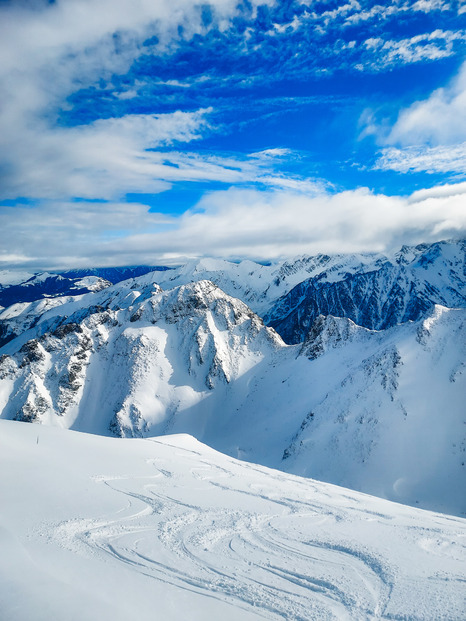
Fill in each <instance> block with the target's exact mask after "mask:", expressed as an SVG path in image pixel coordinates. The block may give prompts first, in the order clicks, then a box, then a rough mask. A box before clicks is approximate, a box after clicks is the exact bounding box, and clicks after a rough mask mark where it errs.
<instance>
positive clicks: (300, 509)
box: [53, 444, 396, 621]
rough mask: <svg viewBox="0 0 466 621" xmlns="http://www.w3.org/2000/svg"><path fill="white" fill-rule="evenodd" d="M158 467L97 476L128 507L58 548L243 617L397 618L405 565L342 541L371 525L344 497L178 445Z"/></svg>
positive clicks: (84, 526) (69, 531)
mask: <svg viewBox="0 0 466 621" xmlns="http://www.w3.org/2000/svg"><path fill="white" fill-rule="evenodd" d="M160 446H164V445H163V444H161V445H160ZM167 446H168V445H165V447H164V448H165V449H167ZM162 453H163V451H162ZM218 462H221V463H218ZM147 466H148V469H149V470H148V474H147V476H144V477H133V476H131V477H130V476H127V477H125V476H121V477H108V478H106V477H97V478H96V482H101V483H104V484H105V485H106V486H107V487H109V488H110V489H111V490H112V491H113V492H115V493H116V494H119V495H122V496H123V497H124V498H125V504H124V506H123V507H122V508H121V509H120V511H119V512H118V513H117V514H115V515H113V516H110V517H108V518H102V519H100V520H75V521H68V522H65V523H62V524H60V525H59V527H58V528H57V529H55V530H54V535H53V537H54V539H55V540H56V541H57V540H58V541H59V542H60V544H61V545H63V546H65V547H67V548H68V549H71V550H73V551H74V552H78V553H87V554H89V553H90V554H97V555H100V556H101V557H102V558H103V559H106V560H107V561H108V562H117V563H124V564H125V565H126V566H127V567H130V568H131V569H132V570H134V571H137V572H139V573H141V574H144V575H145V576H147V577H150V578H152V579H155V580H158V581H161V582H165V583H169V584H171V585H174V586H177V587H179V588H181V589H187V590H190V591H194V592H196V593H198V594H202V595H205V596H207V597H213V598H215V599H218V600H221V601H223V602H225V603H227V604H231V605H233V606H235V607H236V608H237V609H238V615H239V616H238V618H240V610H247V611H248V613H251V612H253V613H256V614H257V616H258V617H259V618H266V619H289V620H293V621H305V620H309V619H315V618H318V619H351V620H366V619H383V618H389V615H385V611H386V609H387V606H388V603H389V601H390V597H391V593H392V589H393V585H394V580H395V578H396V568H395V569H394V567H393V566H391V565H390V564H389V563H388V562H387V561H384V560H383V558H382V556H381V555H380V554H379V553H377V550H375V551H374V549H373V548H367V547H364V546H362V545H361V544H358V543H357V541H356V540H355V541H354V545H353V543H351V537H349V536H348V532H344V533H341V536H340V537H339V536H338V533H339V532H340V531H339V529H341V528H347V527H348V528H350V529H351V527H353V526H354V524H353V522H355V521H358V520H359V522H362V518H361V517H360V513H361V508H360V507H357V508H353V507H351V506H349V504H350V503H348V505H347V506H346V507H345V504H344V496H343V494H342V495H341V502H340V504H338V503H336V504H335V503H333V504H330V503H329V502H328V501H326V494H325V493H319V492H318V489H317V485H318V484H316V483H315V482H313V481H308V482H306V484H302V483H301V482H300V481H299V480H298V479H296V480H295V478H293V477H288V476H286V475H283V474H282V473H278V472H277V473H276V475H275V473H274V471H265V469H261V468H259V469H258V468H257V467H256V466H253V465H251V466H249V465H248V464H245V463H241V462H236V461H233V460H231V459H230V458H226V457H223V456H222V457H220V456H219V455H218V454H216V453H214V456H213V457H212V459H211V458H210V456H208V457H207V458H206V457H205V456H204V455H200V454H199V453H196V452H195V451H189V450H185V449H180V448H179V447H177V451H176V452H175V454H173V451H172V452H171V453H168V452H167V458H165V459H163V458H162V459H161V458H157V459H150V460H147ZM295 482H296V488H295V493H294V494H293V489H294V488H293V484H294V483H295ZM296 491H298V493H296ZM373 515H375V514H371V521H373V519H372V516H373ZM365 519H366V520H368V518H367V517H366V518H365ZM384 519H385V517H384V516H383V515H382V514H380V518H379V520H381V521H383V520H384ZM390 520H391V518H390V517H389V516H386V520H385V521H386V522H387V523H389V522H390ZM359 522H358V524H359ZM366 523H367V522H366ZM359 527H361V525H360V526H359ZM362 527H364V525H362ZM390 618H393V617H390Z"/></svg>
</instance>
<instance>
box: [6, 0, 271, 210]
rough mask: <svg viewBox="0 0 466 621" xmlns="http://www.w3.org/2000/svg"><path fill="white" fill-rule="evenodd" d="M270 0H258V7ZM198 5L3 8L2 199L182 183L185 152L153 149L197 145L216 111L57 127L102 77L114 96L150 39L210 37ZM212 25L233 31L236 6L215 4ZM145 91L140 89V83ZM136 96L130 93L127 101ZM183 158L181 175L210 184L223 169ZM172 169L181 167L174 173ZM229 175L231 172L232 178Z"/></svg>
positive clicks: (224, 1)
mask: <svg viewBox="0 0 466 621" xmlns="http://www.w3.org/2000/svg"><path fill="white" fill-rule="evenodd" d="M264 2H265V3H268V2H269V0H254V1H253V3H252V4H253V7H254V6H255V5H256V4H263V3H264ZM205 4H206V3H203V2H195V1H193V0H171V2H170V3H167V2H157V1H154V0H66V1H62V2H56V3H53V4H50V3H48V2H45V1H44V2H36V3H32V2H31V3H30V2H24V3H20V4H19V3H7V4H5V5H4V4H3V3H0V58H1V59H2V62H1V63H0V92H1V93H2V101H1V106H0V184H1V188H2V196H1V198H6V197H15V196H29V197H45V198H58V197H62V198H64V197H72V196H82V197H100V198H112V199H115V198H117V197H118V196H121V195H122V194H124V193H125V192H131V191H138V190H139V191H143V192H158V191H161V190H164V189H167V188H168V187H169V183H170V180H173V179H176V178H177V176H176V173H175V171H174V170H173V169H174V168H176V167H177V166H178V165H179V163H178V161H177V160H183V154H179V155H176V154H173V155H172V159H171V160H170V158H169V157H167V156H166V155H161V154H157V153H156V152H154V151H147V149H148V148H154V147H157V146H160V145H170V144H172V143H173V142H174V141H185V142H188V141H190V140H193V139H195V138H197V137H199V136H200V135H202V132H203V131H204V130H206V128H207V120H206V117H207V111H205V110H199V111H198V112H190V113H182V112H176V113H174V114H165V115H129V116H126V117H123V118H118V119H106V120H98V121H95V122H94V123H91V124H89V125H87V126H84V125H81V126H78V127H73V128H66V127H62V126H60V125H58V124H57V122H56V121H57V117H58V114H59V110H60V107H66V105H67V104H66V100H67V98H68V97H69V96H70V95H72V94H73V93H74V92H76V91H78V90H80V89H82V88H86V87H90V86H95V85H96V84H98V82H99V80H101V79H102V80H103V81H104V83H105V82H106V83H107V84H108V85H109V87H108V88H109V92H111V91H112V90H113V87H112V85H111V78H112V76H113V75H114V74H124V73H126V72H128V70H129V69H130V66H131V64H132V62H133V61H134V60H135V59H136V58H137V57H138V56H139V55H140V54H141V53H143V52H145V53H147V52H148V51H149V49H148V48H147V47H145V48H144V47H142V44H143V42H144V41H145V40H146V39H147V38H148V37H149V36H157V37H158V41H159V42H158V44H157V45H155V46H152V48H151V49H150V51H151V52H152V53H154V54H157V53H163V51H164V50H166V49H167V48H170V46H173V45H174V44H176V43H177V41H179V40H180V39H181V38H185V39H189V38H190V37H192V36H193V35H195V34H199V33H200V34H202V33H205V32H206V30H207V28H208V26H205V25H204V24H203V21H202V17H201V10H200V9H201V8H202V6H203V5H205ZM209 4H210V6H211V7H212V9H213V22H212V25H211V27H215V26H217V27H219V28H226V27H227V26H228V23H229V21H228V20H230V19H231V18H232V17H234V16H235V15H236V13H237V10H238V3H237V0H210V3H209ZM135 86H136V87H137V85H135ZM134 94H135V89H134V88H133V89H131V88H128V90H127V91H126V93H125V94H123V95H122V97H123V98H125V97H132V96H133V95H134ZM194 163H195V158H191V159H190V161H189V162H187V161H186V158H184V170H182V171H181V172H180V174H179V175H178V177H179V178H181V179H185V178H192V177H194V178H196V177H199V178H203V175H205V174H206V173H207V170H209V169H210V170H212V171H213V172H214V173H215V178H218V177H219V176H220V168H221V166H222V163H221V162H220V161H219V162H217V163H216V165H215V166H213V165H212V163H210V164H209V165H206V164H205V163H202V162H201V163H200V168H201V169H202V170H199V171H195V166H194ZM169 168H171V169H172V170H168V169H169ZM226 176H227V177H228V176H229V173H226Z"/></svg>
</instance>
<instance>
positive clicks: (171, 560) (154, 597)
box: [0, 421, 466, 621]
mask: <svg viewBox="0 0 466 621" xmlns="http://www.w3.org/2000/svg"><path fill="white" fill-rule="evenodd" d="M0 468H1V471H2V477H1V478H0V497H1V498H2V504H1V509H0V541H1V547H2V554H1V555H0V608H1V610H2V621H30V620H31V619H34V621H49V620H50V619H60V620H62V619H63V620H65V619H66V621H82V620H83V619H86V621H97V620H98V621H110V620H111V621H123V620H127V619H138V621H149V620H150V621H152V620H153V619H164V621H170V620H173V621H175V620H176V621H178V620H179V619H190V620H193V621H196V620H197V621H201V620H202V621H204V620H205V619H223V620H225V621H230V620H231V621H237V620H241V621H243V620H252V619H290V620H293V621H304V620H306V621H307V620H309V619H319V620H320V619H322V620H326V619H338V620H342V619H343V620H344V619H348V620H352V621H357V620H369V619H405V620H411V621H415V620H422V621H427V620H438V619H448V620H449V621H455V620H458V621H459V620H460V619H464V563H465V560H466V555H465V546H464V542H465V535H466V529H465V525H466V522H465V520H463V519H460V518H453V517H448V516H444V515H440V514H435V513H430V512H427V511H421V510H418V509H413V508H409V507H406V506H403V505H398V504H394V503H390V502H387V501H384V500H380V499H377V498H373V497H370V496H365V495H363V494H359V493H356V492H352V491H349V490H346V489H343V488H338V487H334V486H332V485H329V484H325V483H319V482H317V481H313V480H308V479H302V478H299V477H294V476H291V475H287V474H284V473H281V472H278V471H274V470H268V469H266V468H263V467H260V466H256V465H253V464H248V463H245V462H240V461H236V460H235V459H232V458H230V457H226V456H224V455H222V454H219V453H217V452H215V451H214V450H212V449H210V448H207V447H206V446H204V445H202V444H200V443H199V442H197V441H196V440H194V439H193V438H192V437H189V436H168V437H166V438H157V439H151V440H142V439H136V440H121V439H111V438H103V437H98V436H92V435H87V434H78V433H73V432H69V431H64V430H59V429H52V428H46V427H37V426H35V425H24V424H22V423H17V422H10V421H0Z"/></svg>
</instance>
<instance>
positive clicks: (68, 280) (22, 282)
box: [0, 265, 169, 307]
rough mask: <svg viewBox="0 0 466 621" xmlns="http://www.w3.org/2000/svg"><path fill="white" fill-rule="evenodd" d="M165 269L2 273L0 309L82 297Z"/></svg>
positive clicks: (98, 269)
mask: <svg viewBox="0 0 466 621" xmlns="http://www.w3.org/2000/svg"><path fill="white" fill-rule="evenodd" d="M168 269H169V268H168V267H149V266H147V265H139V266H135V267H100V268H92V269H78V270H67V271H65V272H60V273H53V272H36V273H29V272H15V271H12V270H2V271H0V306H3V307H8V306H11V305H12V304H17V303H18V302H33V301H35V300H42V299H44V298H51V297H52V298H53V297H59V296H69V295H82V294H84V293H89V292H91V291H100V290H101V289H104V288H105V287H108V286H110V285H111V284H115V283H118V282H121V281H122V280H127V279H128V278H135V277H137V276H141V275H143V274H147V273H148V272H153V271H164V270H168Z"/></svg>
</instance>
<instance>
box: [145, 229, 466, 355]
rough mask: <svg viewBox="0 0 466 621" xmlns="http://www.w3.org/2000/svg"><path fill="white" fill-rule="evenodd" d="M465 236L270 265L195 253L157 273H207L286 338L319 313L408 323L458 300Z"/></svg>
mask: <svg viewBox="0 0 466 621" xmlns="http://www.w3.org/2000/svg"><path fill="white" fill-rule="evenodd" d="M465 250H466V242H465V241H459V242H455V241H450V242H448V241H445V242H438V243H434V244H421V245H419V246H415V247H410V246H404V247H403V248H402V249H401V250H400V251H399V252H398V253H396V254H395V255H393V256H392V257H387V256H384V255H382V254H373V253H369V254H350V255H335V256H328V255H322V254H320V255H316V256H311V257H298V258H296V259H292V260H287V261H282V262H280V263H277V264H275V265H266V266H264V265H260V264H258V263H253V262H252V261H242V262H241V263H231V262H229V261H224V260H219V259H201V260H198V261H192V262H190V263H187V264H186V265H184V266H181V267H179V268H176V269H173V270H170V271H169V272H165V273H162V274H160V275H158V278H157V282H158V283H159V284H160V285H161V286H162V287H168V288H171V287H173V286H176V285H181V284H187V283H188V282H193V281H197V280H203V279H208V280H211V281H212V282H214V283H215V284H216V285H218V286H219V287H220V288H221V289H223V290H224V291H225V292H227V293H228V294H229V295H232V296H235V297H239V298H240V299H242V300H243V301H244V302H246V303H247V304H248V305H249V306H250V307H251V308H252V309H253V310H254V311H255V312H256V313H258V314H259V315H260V316H261V317H263V318H264V322H265V323H266V325H268V326H271V327H273V328H274V329H275V330H276V331H277V332H278V333H279V334H280V335H281V336H282V338H283V339H284V340H285V341H286V342H287V343H300V342H302V341H303V340H304V339H305V338H306V334H307V332H308V331H309V329H310V327H311V325H312V324H313V322H314V320H315V319H316V318H317V317H318V316H319V315H321V314H322V315H334V316H337V317H348V318H350V319H352V320H353V321H354V322H355V323H357V324H358V325H361V326H365V327H367V328H371V329H378V330H380V329H385V328H387V327H391V326H394V325H395V324H397V323H403V322H406V321H414V320H417V319H419V318H420V317H422V316H423V315H424V314H425V313H428V312H430V310H431V309H432V308H433V306H434V305H435V304H441V305H443V306H447V307H450V308H455V307H465V306H466V267H465Z"/></svg>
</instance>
